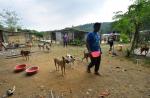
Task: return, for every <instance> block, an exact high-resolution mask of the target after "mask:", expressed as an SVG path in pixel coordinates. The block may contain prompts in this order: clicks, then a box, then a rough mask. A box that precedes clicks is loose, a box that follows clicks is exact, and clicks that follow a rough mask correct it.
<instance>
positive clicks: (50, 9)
mask: <svg viewBox="0 0 150 98" xmlns="http://www.w3.org/2000/svg"><path fill="white" fill-rule="evenodd" d="M130 4H132V0H0V11H2V9H8V10H13V11H16V13H17V14H18V16H19V17H20V18H21V21H20V23H21V25H22V26H23V28H27V29H35V30H39V31H46V30H54V29H62V28H65V27H70V26H76V25H80V24H85V23H94V22H110V21H112V17H113V15H114V14H113V12H116V11H123V12H125V11H127V8H128V6H129V5H130Z"/></svg>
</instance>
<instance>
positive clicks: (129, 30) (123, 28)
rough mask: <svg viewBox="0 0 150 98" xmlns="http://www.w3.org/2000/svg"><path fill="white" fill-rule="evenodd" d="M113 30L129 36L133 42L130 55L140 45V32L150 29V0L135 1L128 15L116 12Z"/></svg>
mask: <svg viewBox="0 0 150 98" xmlns="http://www.w3.org/2000/svg"><path fill="white" fill-rule="evenodd" d="M114 20H116V21H115V22H114V23H113V28H114V29H117V30H118V31H120V32H122V33H124V34H127V35H128V37H130V38H131V39H132V40H131V48H130V53H132V52H133V50H134V49H135V48H136V47H137V46H138V44H139V43H140V40H139V36H140V33H139V32H140V30H144V29H147V28H149V27H150V23H149V21H150V0H135V2H134V3H133V4H132V5H130V6H129V8H128V11H127V12H126V13H121V12H116V15H115V16H114Z"/></svg>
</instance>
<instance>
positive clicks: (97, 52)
mask: <svg viewBox="0 0 150 98" xmlns="http://www.w3.org/2000/svg"><path fill="white" fill-rule="evenodd" d="M91 55H92V57H94V58H96V57H99V56H100V55H101V53H100V51H94V52H91Z"/></svg>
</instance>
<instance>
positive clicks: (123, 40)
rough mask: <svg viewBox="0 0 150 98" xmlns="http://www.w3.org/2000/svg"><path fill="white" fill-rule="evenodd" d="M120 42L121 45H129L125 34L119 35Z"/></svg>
mask: <svg viewBox="0 0 150 98" xmlns="http://www.w3.org/2000/svg"><path fill="white" fill-rule="evenodd" d="M120 41H121V42H122V43H129V37H128V36H127V35H126V34H124V33H121V35H120Z"/></svg>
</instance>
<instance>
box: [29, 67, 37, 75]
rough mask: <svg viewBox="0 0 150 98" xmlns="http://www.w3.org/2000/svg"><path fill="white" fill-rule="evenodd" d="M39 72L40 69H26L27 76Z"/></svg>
mask: <svg viewBox="0 0 150 98" xmlns="http://www.w3.org/2000/svg"><path fill="white" fill-rule="evenodd" d="M38 70H39V67H37V66H33V67H30V68H28V69H26V73H27V74H32V73H36V72H38Z"/></svg>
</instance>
